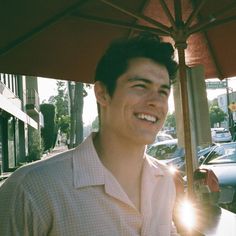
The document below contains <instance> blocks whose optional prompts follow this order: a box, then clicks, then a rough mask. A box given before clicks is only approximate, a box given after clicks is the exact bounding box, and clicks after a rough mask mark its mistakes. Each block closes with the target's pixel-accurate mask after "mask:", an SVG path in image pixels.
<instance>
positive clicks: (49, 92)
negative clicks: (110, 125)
mask: <svg viewBox="0 0 236 236" xmlns="http://www.w3.org/2000/svg"><path fill="white" fill-rule="evenodd" d="M86 91H87V92H88V96H86V97H85V99H84V110H83V120H84V124H85V125H87V124H91V123H92V122H93V121H94V119H95V118H96V116H97V103H96V100H95V96H94V93H93V89H92V88H91V89H86ZM38 92H39V99H40V103H42V102H43V100H46V101H47V100H48V99H49V98H50V97H51V96H53V95H57V86H56V80H55V79H47V78H42V77H39V78H38Z"/></svg>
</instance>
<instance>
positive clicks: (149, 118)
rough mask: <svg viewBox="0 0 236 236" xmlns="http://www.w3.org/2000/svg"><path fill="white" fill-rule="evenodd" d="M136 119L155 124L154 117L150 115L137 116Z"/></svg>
mask: <svg viewBox="0 0 236 236" xmlns="http://www.w3.org/2000/svg"><path fill="white" fill-rule="evenodd" d="M138 118H140V119H142V120H147V121H151V122H153V123H154V122H156V117H154V116H150V115H145V114H138Z"/></svg>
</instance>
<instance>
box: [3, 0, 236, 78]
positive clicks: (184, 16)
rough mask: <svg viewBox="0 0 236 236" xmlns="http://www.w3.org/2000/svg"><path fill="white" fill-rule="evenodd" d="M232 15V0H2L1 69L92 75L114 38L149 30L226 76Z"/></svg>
mask: <svg viewBox="0 0 236 236" xmlns="http://www.w3.org/2000/svg"><path fill="white" fill-rule="evenodd" d="M235 19H236V1H235V0H224V1H223V0H208V1H206V0H201V1H199V0H198V1H197V0H195V1H188V0H184V1H180V0H149V1H148V0H129V1H124V0H80V1H78V0H50V1H47V3H45V4H43V3H42V2H41V1H38V0H36V1H30V0H22V1H16V0H11V1H1V14H0V35H1V37H0V72H4V73H14V74H23V75H35V76H42V77H48V78H56V79H65V80H74V81H82V82H93V77H94V70H95V67H96V63H97V61H98V59H99V58H100V57H101V55H102V53H103V51H104V50H105V49H106V47H107V45H108V44H109V42H110V41H111V40H112V39H114V38H118V37H129V36H130V35H131V34H132V33H135V32H137V31H140V30H149V31H152V32H154V33H157V34H159V35H161V36H164V37H165V40H167V41H172V42H173V43H175V42H177V43H185V41H187V43H188V47H187V49H186V52H185V54H186V64H187V65H195V64H203V65H204V66H205V70H206V78H216V77H217V78H220V79H223V78H227V77H231V76H235V75H236V66H235V63H234V60H233V58H236V47H235V46H234V43H235V42H236V21H234V20H235ZM223 23H224V24H223Z"/></svg>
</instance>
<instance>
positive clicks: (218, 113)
mask: <svg viewBox="0 0 236 236" xmlns="http://www.w3.org/2000/svg"><path fill="white" fill-rule="evenodd" d="M209 115H210V122H211V127H214V125H215V124H219V127H220V124H221V122H223V121H224V120H225V118H226V116H227V114H226V113H225V112H224V111H223V110H222V109H220V108H219V106H218V105H215V104H212V105H211V106H210V107H209Z"/></svg>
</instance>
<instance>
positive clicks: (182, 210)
mask: <svg viewBox="0 0 236 236" xmlns="http://www.w3.org/2000/svg"><path fill="white" fill-rule="evenodd" d="M179 218H180V219H181V222H182V224H183V225H184V226H185V227H186V228H187V229H192V228H193V226H194V224H195V209H194V206H193V204H192V203H191V202H190V201H189V200H184V201H183V202H181V203H180V205H179Z"/></svg>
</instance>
